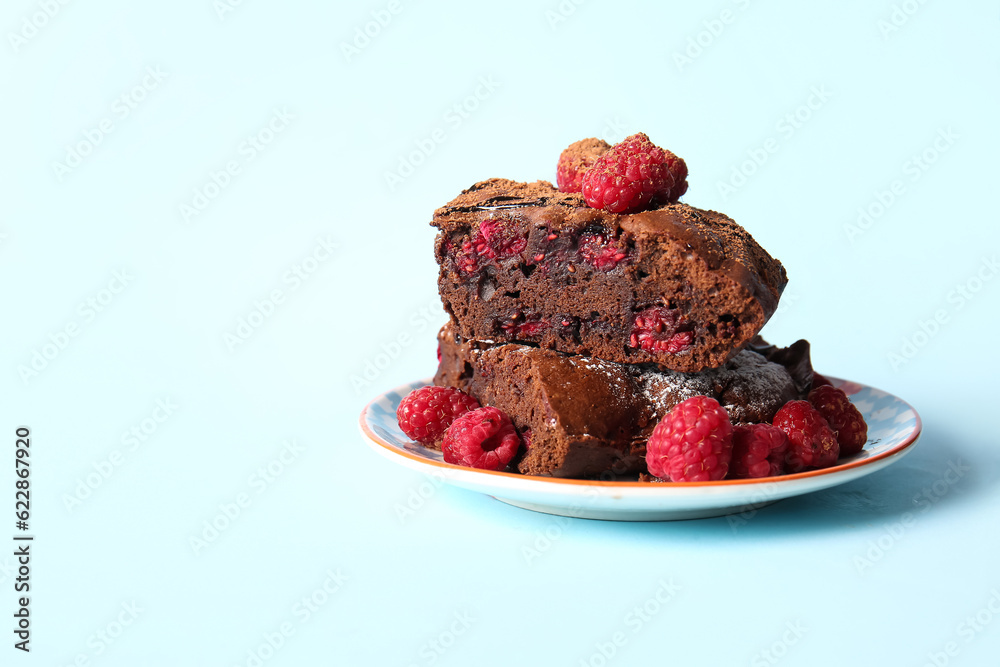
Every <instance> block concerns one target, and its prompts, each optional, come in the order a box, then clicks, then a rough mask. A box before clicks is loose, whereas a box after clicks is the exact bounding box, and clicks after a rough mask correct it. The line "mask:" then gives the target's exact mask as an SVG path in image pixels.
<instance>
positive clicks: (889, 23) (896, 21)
mask: <svg viewBox="0 0 1000 667" xmlns="http://www.w3.org/2000/svg"><path fill="white" fill-rule="evenodd" d="M926 4H927V0H903V2H901V3H898V4H893V6H892V11H891V12H889V16H888V18H880V19H879V20H878V21H876V23H875V26H876V27H877V28H878V31H879V33H881V35H882V41H884V42H887V41H889V36H890V35H892V34H893V33H896V32H899V31H900V29H902V28H903V27H904V26H905V25H906V24H907V23H909V22H910V19H912V18H913V17H914V16H916V14H917V12H918V11H920V8H921V7H923V6H924V5H926Z"/></svg>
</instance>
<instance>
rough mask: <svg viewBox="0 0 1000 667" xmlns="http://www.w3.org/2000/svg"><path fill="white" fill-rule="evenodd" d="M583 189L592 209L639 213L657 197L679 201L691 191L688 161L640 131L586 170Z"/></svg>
mask: <svg viewBox="0 0 1000 667" xmlns="http://www.w3.org/2000/svg"><path fill="white" fill-rule="evenodd" d="M581 191H582V193H583V197H584V199H586V200H587V204H588V205H589V206H590V207H591V208H603V209H605V210H606V211H610V212H611V213H635V212H637V211H642V210H643V209H645V208H646V207H647V206H648V205H649V204H650V202H652V201H653V200H654V199H656V200H657V201H661V202H675V201H677V199H678V198H680V196H681V195H683V194H684V193H685V192H686V191H687V164H685V162H684V160H682V159H681V158H679V157H677V156H676V155H674V154H673V153H671V152H670V151H668V150H664V149H663V148H660V147H659V146H656V145H654V144H653V143H652V142H651V141H650V140H649V137H647V136H646V135H645V134H643V133H642V132H640V133H638V134H633V135H632V136H631V137H628V138H626V139H625V140H624V141H622V142H620V143H617V144H615V145H614V146H612V147H611V148H610V149H609V150H608V151H607V152H606V153H604V154H603V155H601V157H599V158H598V159H597V161H596V162H595V163H594V166H592V167H591V168H590V169H588V170H587V171H586V173H584V175H583V180H582V183H581Z"/></svg>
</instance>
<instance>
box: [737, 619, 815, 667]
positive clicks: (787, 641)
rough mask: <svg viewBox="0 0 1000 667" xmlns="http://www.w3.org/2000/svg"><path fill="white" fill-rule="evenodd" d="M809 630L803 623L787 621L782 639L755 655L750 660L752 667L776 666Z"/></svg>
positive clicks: (776, 640)
mask: <svg viewBox="0 0 1000 667" xmlns="http://www.w3.org/2000/svg"><path fill="white" fill-rule="evenodd" d="M806 630H808V628H806V627H803V625H802V621H798V620H796V621H786V622H785V631H784V632H783V633H781V637H779V638H778V639H775V640H774V641H773V642H771V645H770V646H768V647H767V648H765V649H762V650H760V651H758V652H757V653H755V654H754V656H753V658H751V659H750V667H768V665H776V664H778V663H779V662H781V659H782V658H784V657H785V656H786V655H788V651H789V649H791V647H793V646H795V645H796V644H798V643H799V640H800V639H802V637H803V636H804V635H805V634H806Z"/></svg>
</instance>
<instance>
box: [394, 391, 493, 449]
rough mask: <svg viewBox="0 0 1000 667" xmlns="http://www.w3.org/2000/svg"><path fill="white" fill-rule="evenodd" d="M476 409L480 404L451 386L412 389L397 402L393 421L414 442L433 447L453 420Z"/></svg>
mask: <svg viewBox="0 0 1000 667" xmlns="http://www.w3.org/2000/svg"><path fill="white" fill-rule="evenodd" d="M478 407H479V401H477V400H476V399H474V398H473V397H472V396H469V395H468V394H466V393H465V392H463V391H459V390H458V389H454V388H452V387H434V386H426V387H421V388H420V389H414V390H413V391H411V392H410V393H409V394H407V395H406V398H404V399H403V400H402V401H400V402H399V407H398V408H396V419H397V420H398V421H399V428H401V429H403V433H405V434H406V435H408V436H410V437H411V438H413V439H414V440H416V441H417V442H422V443H423V444H425V445H432V444H434V443H436V442H438V441H439V440H441V436H443V435H444V432H445V430H446V429H447V428H448V427H449V426H450V425H451V423H452V422H453V421H455V418H456V417H458V416H459V415H461V414H464V413H466V412H468V411H469V410H475V409H476V408H478Z"/></svg>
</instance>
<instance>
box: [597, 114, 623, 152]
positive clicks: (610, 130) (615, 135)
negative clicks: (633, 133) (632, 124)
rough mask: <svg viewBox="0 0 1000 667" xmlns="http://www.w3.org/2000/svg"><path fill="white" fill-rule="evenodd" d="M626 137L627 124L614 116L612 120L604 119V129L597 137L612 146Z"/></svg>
mask: <svg viewBox="0 0 1000 667" xmlns="http://www.w3.org/2000/svg"><path fill="white" fill-rule="evenodd" d="M628 135H629V124H628V123H627V122H626V121H623V120H622V119H621V118H619V117H618V116H614V117H613V118H607V119H605V121H604V127H602V128H601V132H600V134H599V135H598V136H599V138H600V139H603V140H604V141H606V142H607V143H609V144H611V145H612V146H613V145H614V144H617V143H618V142H620V141H621V140H622V139H624V138H625V137H627V136H628Z"/></svg>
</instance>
